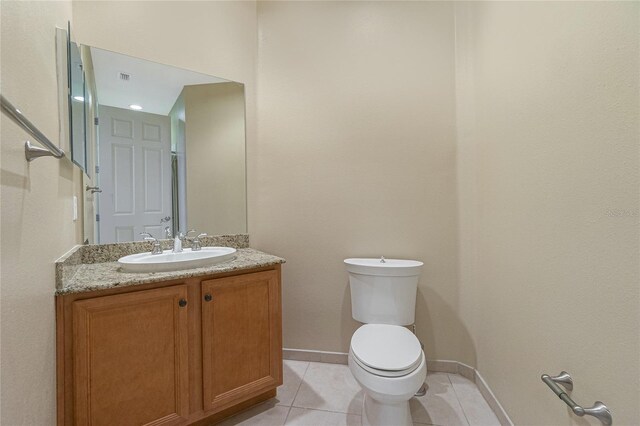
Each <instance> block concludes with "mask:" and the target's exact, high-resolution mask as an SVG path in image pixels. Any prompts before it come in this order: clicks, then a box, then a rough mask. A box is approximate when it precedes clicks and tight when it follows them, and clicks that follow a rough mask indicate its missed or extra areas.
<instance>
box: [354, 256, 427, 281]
mask: <svg viewBox="0 0 640 426" xmlns="http://www.w3.org/2000/svg"><path fill="white" fill-rule="evenodd" d="M383 260H384V262H383ZM344 264H345V265H346V266H347V271H349V272H351V273H354V274H362V275H380V276H387V277H389V276H391V277H393V276H395V277H407V276H415V275H420V271H421V270H422V265H424V263H422V262H420V261H419V260H405V259H383V258H380V259H371V258H351V259H345V260H344Z"/></svg>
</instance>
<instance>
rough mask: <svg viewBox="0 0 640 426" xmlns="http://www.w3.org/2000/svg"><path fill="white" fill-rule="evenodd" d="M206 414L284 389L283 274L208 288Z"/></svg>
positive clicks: (232, 279) (232, 280)
mask: <svg viewBox="0 0 640 426" xmlns="http://www.w3.org/2000/svg"><path fill="white" fill-rule="evenodd" d="M202 296H203V300H202V345H203V363H202V367H203V396H204V409H205V411H211V410H214V411H220V410H223V409H225V408H227V407H230V406H232V405H234V404H236V403H238V402H240V401H243V400H246V399H248V398H251V397H253V396H256V395H257V394H259V393H261V392H264V391H266V390H269V389H275V387H276V386H278V385H281V384H282V317H281V308H280V306H281V305H280V281H279V275H278V272H277V271H266V272H257V273H253V274H246V275H240V276H234V277H228V278H220V279H213V280H208V281H203V282H202Z"/></svg>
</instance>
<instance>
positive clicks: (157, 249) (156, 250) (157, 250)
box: [140, 232, 162, 254]
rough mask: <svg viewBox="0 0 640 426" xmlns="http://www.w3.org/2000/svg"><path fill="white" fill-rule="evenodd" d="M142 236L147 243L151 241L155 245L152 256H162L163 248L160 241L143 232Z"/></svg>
mask: <svg viewBox="0 0 640 426" xmlns="http://www.w3.org/2000/svg"><path fill="white" fill-rule="evenodd" d="M140 235H142V236H143V237H144V240H145V241H151V242H152V243H153V249H152V250H151V254H162V247H161V246H160V241H158V239H157V238H155V237H154V236H153V235H151V234H150V233H148V232H141V233H140Z"/></svg>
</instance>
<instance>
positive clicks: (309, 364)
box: [287, 361, 311, 417]
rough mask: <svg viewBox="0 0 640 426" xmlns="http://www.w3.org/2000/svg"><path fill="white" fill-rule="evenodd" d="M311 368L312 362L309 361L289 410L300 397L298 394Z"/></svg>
mask: <svg viewBox="0 0 640 426" xmlns="http://www.w3.org/2000/svg"><path fill="white" fill-rule="evenodd" d="M310 366H311V362H309V361H307V366H306V367H305V368H304V373H302V376H301V377H300V383H298V388H297V389H296V393H294V394H293V398H292V399H291V404H290V405H289V408H291V407H293V403H294V402H295V401H296V398H297V397H298V392H300V388H301V387H302V382H304V377H305V376H306V375H307V371H308V370H309V367H310ZM289 412H291V410H289ZM287 417H289V413H287Z"/></svg>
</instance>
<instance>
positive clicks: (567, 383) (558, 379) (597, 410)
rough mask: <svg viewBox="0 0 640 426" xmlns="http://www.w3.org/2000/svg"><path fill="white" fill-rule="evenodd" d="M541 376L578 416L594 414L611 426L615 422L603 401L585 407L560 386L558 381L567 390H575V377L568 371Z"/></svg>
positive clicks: (607, 425) (604, 423)
mask: <svg viewBox="0 0 640 426" xmlns="http://www.w3.org/2000/svg"><path fill="white" fill-rule="evenodd" d="M541 378H542V381H543V382H545V384H546V385H547V386H549V388H550V389H551V390H552V391H553V393H555V394H556V395H558V398H560V399H561V400H563V401H564V403H565V404H567V405H568V406H569V408H571V411H573V414H575V415H576V416H579V417H582V416H585V415H587V416H593V417H595V418H596V419H598V420H600V422H601V423H602V424H603V425H606V426H610V425H611V424H613V418H612V417H611V411H609V408H607V406H606V405H604V404H603V403H602V402H601V401H596V402H595V403H594V404H593V407H589V408H583V407H581V406H580V405H578V404H576V403H575V401H574V400H573V399H571V397H570V396H569V395H567V393H566V392H565V390H564V389H562V388H561V387H560V386H558V383H560V384H561V385H562V386H563V387H564V388H565V389H566V390H568V391H570V390H573V379H572V378H571V376H570V375H569V373H567V372H566V371H562V372H560V374H559V375H558V376H549V375H548V374H543V375H542V377H541Z"/></svg>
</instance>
